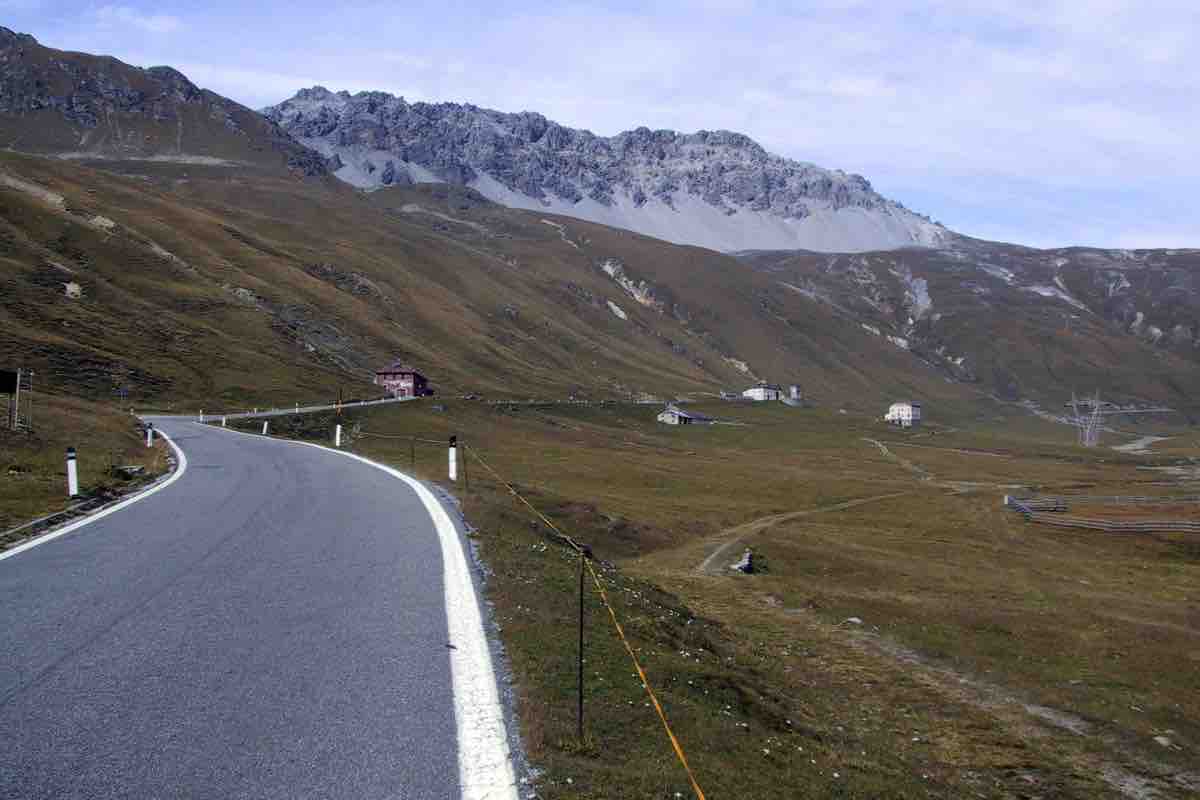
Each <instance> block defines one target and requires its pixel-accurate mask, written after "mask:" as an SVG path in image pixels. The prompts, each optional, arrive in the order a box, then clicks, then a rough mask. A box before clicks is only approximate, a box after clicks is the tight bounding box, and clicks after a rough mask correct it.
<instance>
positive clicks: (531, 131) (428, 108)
mask: <svg viewBox="0 0 1200 800" xmlns="http://www.w3.org/2000/svg"><path fill="white" fill-rule="evenodd" d="M262 113H263V114H264V115H265V116H266V117H267V118H268V119H271V120H272V121H274V122H275V123H277V124H279V126H280V127H281V128H282V129H283V130H286V131H287V132H288V133H290V134H291V135H292V136H293V137H295V138H296V140H297V141H299V142H300V143H302V144H304V145H305V146H307V147H310V148H312V149H314V150H316V151H318V152H320V153H321V154H322V155H324V156H326V157H327V158H328V159H329V166H330V169H331V171H333V173H334V174H335V175H336V176H337V177H339V178H341V179H342V180H345V181H346V182H348V183H351V184H354V185H356V186H359V187H362V188H377V187H380V186H393V185H409V184H413V183H426V182H447V183H452V184H456V185H462V186H469V187H471V188H473V189H476V190H477V191H479V192H480V193H481V194H483V195H484V196H485V197H488V198H489V199H491V200H493V201H495V202H499V203H501V204H502V205H507V206H509V207H513V208H525V209H529V210H535V211H538V210H540V211H546V212H549V213H558V214H564V215H567V216H573V217H577V218H580V219H585V220H588V221H591V222H598V223H601V224H606V225H611V226H613V227H619V228H624V229H626V230H632V231H635V232H637V233H642V234H645V235H648V236H653V237H655V238H659V239H663V240H664V241H669V242H672V243H675V244H692V245H699V246H703V247H709V248H710V249H715V250H721V251H727V252H728V251H736V250H744V249H752V248H754V249H796V248H806V249H814V250H820V251H830V252H835V251H836V252H847V251H849V252H857V251H866V250H878V249H891V248H894V247H905V246H937V245H942V244H945V243H946V242H948V241H950V240H951V239H952V238H953V236H954V235H953V234H952V233H951V232H950V231H948V230H947V229H945V228H944V227H942V226H941V225H939V224H937V223H935V222H933V221H931V220H930V219H929V218H927V217H924V216H922V215H920V214H917V213H915V212H913V211H910V210H909V209H907V208H905V207H904V206H903V205H901V204H900V203H897V202H895V201H893V200H889V199H887V198H885V197H883V196H882V195H880V194H879V193H878V192H876V191H875V190H874V189H873V188H872V186H871V184H870V182H869V181H868V180H867V179H866V178H864V177H862V176H861V175H855V174H850V173H846V172H843V171H841V170H830V169H825V168H823V167H819V166H817V165H815V164H811V163H807V162H801V161H795V160H791V159H786V158H783V157H781V156H777V155H773V154H771V153H769V152H768V151H767V150H766V149H765V148H763V147H762V146H761V145H760V144H758V143H757V142H755V141H754V140H753V139H751V138H750V137H749V136H746V135H745V134H741V133H737V132H733V131H725V130H717V131H707V130H701V131H697V132H695V133H690V134H687V133H678V132H676V131H671V130H650V129H649V128H645V127H639V128H634V129H632V130H628V131H624V132H622V133H618V134H616V135H615V136H609V137H604V136H597V135H595V134H593V133H591V132H590V131H587V130H582V129H575V128H569V127H566V126H564V125H560V124H559V123H557V122H554V121H553V120H550V119H547V118H546V117H545V116H543V115H542V114H539V113H536V112H529V111H525V112H519V113H506V112H501V111H495V110H492V109H486V108H481V107H479V106H475V105H472V104H469V103H463V104H460V103H448V102H446V103H423V102H418V103H409V102H408V101H407V100H405V99H404V98H403V97H397V96H394V95H391V94H388V93H386V92H359V93H357V94H353V95H352V94H350V93H349V92H346V91H342V92H332V91H330V90H328V89H326V88H324V87H322V86H315V87H312V88H308V89H301V90H300V91H299V92H297V93H296V95H295V96H294V97H292V98H290V99H288V100H285V101H284V102H282V103H279V104H277V105H275V106H269V107H267V108H265V109H263V110H262Z"/></svg>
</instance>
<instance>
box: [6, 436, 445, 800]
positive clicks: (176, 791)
mask: <svg viewBox="0 0 1200 800" xmlns="http://www.w3.org/2000/svg"><path fill="white" fill-rule="evenodd" d="M158 425H159V427H160V428H162V429H164V430H166V431H167V432H168V434H170V435H171V436H172V437H173V438H174V440H175V441H176V443H177V444H178V445H179V446H180V447H181V448H182V449H183V450H184V452H185V453H186V455H187V459H188V462H189V464H188V469H187V471H186V472H185V473H184V475H183V476H182V477H181V478H180V479H179V480H178V481H176V482H175V483H174V484H172V485H171V486H169V487H167V488H165V489H163V490H162V491H160V492H158V493H157V494H155V495H153V496H150V497H147V498H146V499H144V500H142V501H140V502H137V503H134V504H133V505H131V506H129V507H128V508H126V509H123V510H121V511H119V512H117V513H115V514H112V515H111V516H109V517H106V518H104V519H101V520H98V521H96V522H94V523H92V524H90V525H87V526H85V527H83V528H81V529H80V530H78V531H77V532H73V533H70V534H67V535H65V536H62V537H61V538H58V539H56V540H54V541H50V542H46V543H44V544H42V545H40V546H37V547H34V548H32V549H29V550H27V551H25V552H23V553H19V554H17V555H15V556H12V557H11V558H8V559H6V560H3V561H0V797H4V798H9V797H11V798H118V797H120V798H127V797H138V798H168V797H170V798H176V797H188V798H222V799H224V798H356V800H365V799H366V798H376V797H378V798H384V797H386V798H405V800H420V799H421V798H451V797H458V796H460V788H459V765H458V749H457V747H458V745H457V737H456V729H455V712H454V695H453V688H452V679H451V671H450V664H449V658H450V656H449V653H450V649H449V648H448V647H447V643H448V633H447V619H446V610H445V606H444V602H443V585H442V584H443V569H442V551H441V549H440V547H439V542H438V536H437V533H436V532H435V530H434V526H433V524H432V522H431V519H430V515H429V513H428V512H427V511H426V509H425V507H424V506H423V505H422V504H421V502H420V500H419V499H418V497H417V495H416V494H415V493H414V491H413V490H412V489H410V488H408V487H407V486H405V484H403V483H401V482H400V481H398V480H396V479H395V478H393V477H391V476H389V475H388V474H387V473H385V472H382V471H380V470H377V469H374V468H372V467H370V466H367V465H364V464H359V463H357V462H355V461H352V460H351V459H348V458H345V457H344V456H340V455H337V454H336V453H329V452H324V451H321V450H318V449H316V448H310V447H303V446H299V445H295V444H286V443H281V442H274V441H270V440H264V439H256V438H253V437H247V436H239V435H236V434H232V433H228V432H223V431H219V430H213V429H206V428H203V427H201V426H198V425H195V424H192V423H190V422H185V421H182V420H165V419H164V420H160V421H159V422H158Z"/></svg>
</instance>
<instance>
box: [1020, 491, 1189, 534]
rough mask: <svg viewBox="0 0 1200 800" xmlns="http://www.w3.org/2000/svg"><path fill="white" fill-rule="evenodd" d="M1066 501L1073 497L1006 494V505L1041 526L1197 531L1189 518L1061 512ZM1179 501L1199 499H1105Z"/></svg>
mask: <svg viewBox="0 0 1200 800" xmlns="http://www.w3.org/2000/svg"><path fill="white" fill-rule="evenodd" d="M1087 500H1088V502H1090V503H1092V504H1099V503H1100V498H1096V497H1091V498H1087ZM1068 501H1070V503H1075V502H1076V498H1074V497H1025V498H1019V497H1012V496H1009V495H1005V498H1004V502H1005V505H1006V506H1008V507H1009V508H1011V509H1013V510H1014V511H1016V512H1017V513H1019V514H1020V515H1021V516H1023V517H1025V521H1026V522H1036V523H1039V524H1041V525H1054V526H1056V527H1059V528H1085V529H1089V530H1099V531H1105V532H1107V533H1200V522H1192V521H1189V520H1166V519H1146V520H1111V519H1093V518H1090V517H1075V516H1071V515H1069V514H1065V513H1063V512H1065V511H1067V510H1068V509H1069V506H1068ZM1139 502H1140V503H1147V502H1151V503H1165V502H1171V503H1180V502H1200V498H1196V497H1194V496H1193V497H1151V498H1120V497H1112V498H1107V499H1106V504H1108V505H1118V504H1126V503H1133V504H1136V503H1139Z"/></svg>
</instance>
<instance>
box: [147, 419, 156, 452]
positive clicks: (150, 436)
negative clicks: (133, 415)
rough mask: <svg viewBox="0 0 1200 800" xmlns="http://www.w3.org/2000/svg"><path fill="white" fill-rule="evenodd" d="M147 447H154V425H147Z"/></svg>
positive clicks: (150, 423) (149, 423) (148, 423)
mask: <svg viewBox="0 0 1200 800" xmlns="http://www.w3.org/2000/svg"><path fill="white" fill-rule="evenodd" d="M146 447H154V423H153V422H147V423H146Z"/></svg>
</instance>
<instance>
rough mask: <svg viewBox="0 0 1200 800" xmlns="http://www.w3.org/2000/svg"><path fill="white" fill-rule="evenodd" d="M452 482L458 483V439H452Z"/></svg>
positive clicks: (455, 437) (452, 437)
mask: <svg viewBox="0 0 1200 800" xmlns="http://www.w3.org/2000/svg"><path fill="white" fill-rule="evenodd" d="M450 480H452V481H456V482H457V481H458V437H457V436H451V437H450Z"/></svg>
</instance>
